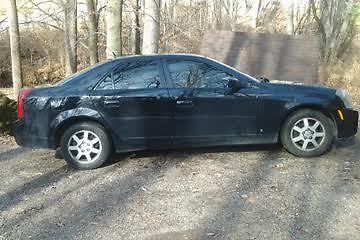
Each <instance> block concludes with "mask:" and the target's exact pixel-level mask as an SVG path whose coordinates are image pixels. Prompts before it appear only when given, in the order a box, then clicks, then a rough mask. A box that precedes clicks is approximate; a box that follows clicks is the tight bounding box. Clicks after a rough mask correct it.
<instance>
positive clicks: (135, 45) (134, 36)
mask: <svg viewBox="0 0 360 240" xmlns="http://www.w3.org/2000/svg"><path fill="white" fill-rule="evenodd" d="M131 16H132V21H131V50H132V53H133V54H140V53H141V47H140V37H141V36H140V0H135V4H134V6H133V12H132V14H131Z"/></svg>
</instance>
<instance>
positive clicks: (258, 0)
mask: <svg viewBox="0 0 360 240" xmlns="http://www.w3.org/2000/svg"><path fill="white" fill-rule="evenodd" d="M245 4H246V9H247V13H248V14H249V15H250V17H251V21H250V26H251V27H252V28H254V29H256V28H257V27H258V24H259V16H260V11H261V9H262V7H263V6H262V5H263V2H262V0H252V1H249V0H246V1H245Z"/></svg>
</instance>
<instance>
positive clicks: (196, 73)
mask: <svg viewBox="0 0 360 240" xmlns="http://www.w3.org/2000/svg"><path fill="white" fill-rule="evenodd" d="M168 69H169V73H170V78H171V80H172V81H173V84H174V86H175V87H176V88H226V87H227V84H228V81H229V79H231V78H233V77H232V76H231V75H229V74H228V73H226V72H224V71H222V70H219V69H216V68H214V67H212V66H210V65H208V64H206V63H200V62H194V61H170V62H168Z"/></svg>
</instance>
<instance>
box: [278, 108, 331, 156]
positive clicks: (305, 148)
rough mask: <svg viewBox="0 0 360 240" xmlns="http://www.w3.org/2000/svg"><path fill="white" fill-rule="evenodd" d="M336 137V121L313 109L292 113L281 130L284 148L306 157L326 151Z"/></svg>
mask: <svg viewBox="0 0 360 240" xmlns="http://www.w3.org/2000/svg"><path fill="white" fill-rule="evenodd" d="M305 119H307V120H305ZM334 139H335V125H334V122H333V121H332V120H331V119H330V118H329V117H327V116H325V115H324V114H323V113H321V112H319V111H315V110H311V109H304V110H299V111H297V112H295V113H293V114H291V115H290V116H289V117H288V118H287V119H286V120H285V122H284V123H283V126H282V128H281V132H280V140H281V143H282V145H283V146H284V148H285V149H286V150H287V151H288V152H290V153H292V154H293V155H295V156H298V157H304V158H310V157H317V156H320V155H322V154H324V153H326V152H327V151H329V150H330V148H331V147H332V143H333V141H334Z"/></svg>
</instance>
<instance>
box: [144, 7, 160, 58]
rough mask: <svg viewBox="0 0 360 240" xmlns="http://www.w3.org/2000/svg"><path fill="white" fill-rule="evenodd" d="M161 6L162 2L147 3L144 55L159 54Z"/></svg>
mask: <svg viewBox="0 0 360 240" xmlns="http://www.w3.org/2000/svg"><path fill="white" fill-rule="evenodd" d="M160 6H161V0H146V1H145V11H144V36H143V45H142V53H143V54H151V53H157V52H158V51H159V36H160Z"/></svg>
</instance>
